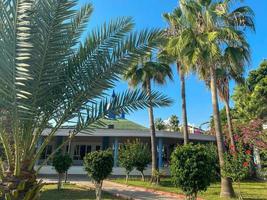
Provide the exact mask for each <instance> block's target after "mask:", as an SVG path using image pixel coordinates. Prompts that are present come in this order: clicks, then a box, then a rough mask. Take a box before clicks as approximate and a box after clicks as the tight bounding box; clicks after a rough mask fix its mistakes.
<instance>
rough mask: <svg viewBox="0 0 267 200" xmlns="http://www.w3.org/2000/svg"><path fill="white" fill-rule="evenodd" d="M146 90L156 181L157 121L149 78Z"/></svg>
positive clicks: (153, 179) (152, 180)
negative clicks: (155, 121)
mask: <svg viewBox="0 0 267 200" xmlns="http://www.w3.org/2000/svg"><path fill="white" fill-rule="evenodd" d="M146 90H147V94H148V96H149V107H148V115H149V126H150V133H151V154H152V176H151V182H153V183H154V182H155V181H156V178H155V176H154V174H155V172H156V171H157V170H158V166H157V148H156V130H155V123H154V113H153V107H152V103H151V83H150V80H147V82H146Z"/></svg>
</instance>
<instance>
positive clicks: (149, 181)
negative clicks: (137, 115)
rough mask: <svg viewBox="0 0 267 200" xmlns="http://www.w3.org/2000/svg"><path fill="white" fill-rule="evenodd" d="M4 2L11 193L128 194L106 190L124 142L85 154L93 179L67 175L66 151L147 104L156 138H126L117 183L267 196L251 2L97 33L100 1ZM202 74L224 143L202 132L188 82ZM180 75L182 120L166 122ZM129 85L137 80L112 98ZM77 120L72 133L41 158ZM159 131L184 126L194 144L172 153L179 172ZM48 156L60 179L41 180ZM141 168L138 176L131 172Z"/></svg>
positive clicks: (18, 199)
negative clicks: (205, 138)
mask: <svg viewBox="0 0 267 200" xmlns="http://www.w3.org/2000/svg"><path fill="white" fill-rule="evenodd" d="M0 7H1V12H0V199H1V200H39V199H42V200H47V199H88V198H89V199H90V198H91V199H96V200H101V199H116V198H115V197H114V196H112V195H111V194H109V193H106V192H105V190H104V181H105V180H107V179H108V178H110V177H111V175H112V170H113V167H114V154H115V152H114V149H112V148H106V149H104V148H102V149H101V148H99V149H95V151H91V150H90V152H86V155H84V156H83V158H82V160H81V161H82V163H83V167H84V171H85V172H86V173H87V176H88V177H90V180H91V183H92V185H93V187H84V186H82V185H79V184H76V185H75V184H71V183H63V182H65V181H64V179H66V182H67V174H68V170H69V169H70V167H71V166H72V165H73V164H74V163H73V161H74V160H73V158H72V157H71V156H70V153H69V152H68V151H70V148H69V150H68V151H63V150H64V149H65V148H66V146H67V145H68V144H69V142H70V141H71V140H72V139H73V138H75V137H76V136H77V135H78V134H87V135H88V136H90V134H91V133H92V132H94V131H95V130H96V129H102V128H103V127H105V126H107V124H105V120H106V119H107V117H108V116H109V115H111V114H113V115H121V114H123V115H129V114H130V113H133V112H134V111H137V110H145V109H147V111H148V113H147V114H148V124H147V126H148V127H149V134H150V140H149V142H147V143H143V142H141V141H140V140H138V139H131V138H129V140H128V141H127V142H124V143H121V144H119V149H118V152H117V153H118V165H119V166H120V167H121V168H123V169H124V172H125V180H122V179H114V180H112V181H114V182H118V183H123V182H124V183H123V184H126V185H127V184H129V185H135V186H138V187H143V188H152V189H155V190H162V191H169V192H173V193H179V194H183V195H184V198H186V199H188V200H195V199H197V198H198V197H202V198H204V199H219V198H222V199H228V198H232V199H235V198H237V199H262V200H263V199H266V196H267V194H266V191H267V188H266V176H267V170H266V169H267V131H266V123H267V121H266V120H267V115H266V113H267V91H266V89H267V61H266V60H262V61H261V64H260V65H259V67H257V68H256V69H254V70H251V71H250V72H248V71H247V68H246V66H248V65H250V63H251V59H252V54H251V52H252V50H253V49H251V47H250V40H248V39H247V36H248V35H249V34H255V30H256V27H255V13H254V11H253V9H252V8H251V7H250V6H248V5H246V2H244V1H241V2H237V1H234V0H221V1H216V0H180V1H179V2H178V3H177V5H176V7H174V8H173V11H171V12H168V13H161V14H162V16H163V19H164V21H165V23H166V24H167V27H165V28H152V27H148V28H144V29H136V28H135V23H134V20H133V18H131V17H119V18H116V19H115V20H111V21H110V22H106V23H104V24H103V25H102V26H97V28H95V29H92V30H91V27H90V25H89V21H90V20H89V19H91V15H92V13H93V5H92V4H91V3H88V2H83V3H82V2H80V1H76V0H0ZM173 68H175V69H176V71H177V74H174V73H173ZM192 74H193V75H194V77H195V78H197V79H198V80H199V82H201V83H202V84H204V86H205V87H206V88H207V91H209V93H210V100H211V101H210V103H209V104H210V105H209V106H210V108H211V112H212V114H211V115H212V116H211V119H210V121H209V122H208V124H209V128H208V129H207V130H206V131H205V133H204V134H206V135H210V136H214V138H216V139H214V142H210V143H207V142H196V141H193V140H192V138H193V136H192V133H190V132H189V123H188V119H187V118H188V116H187V115H188V107H187V102H188V99H187V96H186V94H187V93H186V92H187V90H186V86H187V85H189V84H190V82H189V81H188V80H189V79H187V77H189V76H190V75H192ZM174 79H177V80H179V87H177V88H179V89H180V91H179V101H181V116H182V117H181V118H182V120H181V121H182V123H181V125H179V120H178V117H177V116H175V115H172V117H171V118H170V120H169V125H166V124H165V122H164V121H163V120H162V119H155V114H156V109H161V108H166V107H170V106H173V105H174V103H175V101H174V99H172V98H170V97H169V96H170V93H172V92H173V91H168V90H166V91H167V92H169V94H165V93H164V92H165V91H164V90H162V88H161V89H160V91H158V87H156V86H155V85H157V86H161V87H166V85H167V84H169V83H170V82H171V81H173V80H174ZM126 82H127V83H128V85H126V87H129V89H126V90H125V91H122V92H120V93H116V94H114V95H110V92H111V91H112V90H113V89H114V88H115V87H116V86H117V85H118V84H120V83H126ZM232 83H233V84H234V87H233V88H232ZM120 89H122V88H120ZM120 91H121V90H120ZM177 91H178V89H177ZM195 101H196V100H195ZM221 105H223V106H224V107H222V106H221ZM177 109H178V108H177ZM169 114H171V113H169ZM205 123H206V122H205ZM66 125H68V126H69V127H71V129H70V130H69V133H68V136H67V137H66V138H65V139H64V140H62V141H61V142H60V144H57V145H56V148H55V149H53V150H51V152H50V154H49V155H48V156H46V157H45V158H44V160H42V162H41V163H39V161H40V158H41V156H42V155H43V152H45V151H46V150H47V149H46V148H47V146H48V145H49V144H50V143H51V142H53V140H54V139H56V140H57V139H59V138H60V137H59V135H58V133H59V130H60V129H64V127H66ZM109 129H112V127H109ZM158 131H161V132H160V134H164V131H169V132H175V133H177V134H181V136H182V141H183V144H178V143H177V145H175V147H174V148H173V151H172V152H171V156H170V160H169V161H168V167H169V170H170V174H169V177H167V178H166V174H164V173H163V172H162V171H161V167H162V166H159V164H158V162H159V156H158V154H157V152H158V149H159V147H158V146H157V140H158V137H159V135H160V134H159V132H158ZM193 134H194V133H193ZM163 137H164V136H163ZM48 162H50V163H52V165H53V169H54V170H55V171H56V172H57V176H58V180H57V184H45V183H44V182H43V180H42V179H39V178H38V177H39V174H40V170H41V169H42V167H44V166H45V165H47V163H48ZM37 163H38V165H37ZM148 168H149V169H150V171H151V174H149V177H148V174H145V170H146V169H148ZM133 170H136V171H138V173H139V175H140V178H139V179H138V180H136V179H132V178H131V172H132V171H133ZM92 188H93V189H92Z"/></svg>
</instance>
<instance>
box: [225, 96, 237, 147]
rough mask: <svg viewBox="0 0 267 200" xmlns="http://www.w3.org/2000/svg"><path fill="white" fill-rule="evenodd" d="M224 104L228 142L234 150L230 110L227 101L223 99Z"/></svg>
mask: <svg viewBox="0 0 267 200" xmlns="http://www.w3.org/2000/svg"><path fill="white" fill-rule="evenodd" d="M224 104H225V111H226V116H227V124H228V132H229V137H230V143H231V146H232V147H233V149H234V150H235V142H234V135H233V125H232V116H231V112H230V106H229V101H227V100H226V101H224Z"/></svg>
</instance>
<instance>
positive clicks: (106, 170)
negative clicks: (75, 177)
mask: <svg viewBox="0 0 267 200" xmlns="http://www.w3.org/2000/svg"><path fill="white" fill-rule="evenodd" d="M83 165H84V168H85V171H86V172H87V173H88V175H89V176H90V177H91V178H92V179H93V183H94V185H95V187H96V199H97V200H100V199H101V192H102V184H103V180H105V179H106V178H107V177H108V176H109V175H110V174H111V172H112V168H113V155H112V152H111V151H110V150H106V151H94V152H92V153H88V154H87V155H86V156H85V157H84V163H83Z"/></svg>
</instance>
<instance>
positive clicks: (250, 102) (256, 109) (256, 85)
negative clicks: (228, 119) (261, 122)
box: [233, 60, 267, 122]
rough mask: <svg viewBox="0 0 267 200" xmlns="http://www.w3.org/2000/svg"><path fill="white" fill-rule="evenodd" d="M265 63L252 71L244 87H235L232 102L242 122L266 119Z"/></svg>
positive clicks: (266, 81) (266, 71) (266, 77)
mask: <svg viewBox="0 0 267 200" xmlns="http://www.w3.org/2000/svg"><path fill="white" fill-rule="evenodd" d="M266 74H267V61H266V60H264V61H263V62H262V63H261V64H260V66H259V68H258V69H256V70H252V71H251V72H250V73H249V75H248V78H247V79H246V81H245V84H244V85H239V86H236V87H235V89H234V94H233V100H234V105H235V109H236V113H237V115H238V118H239V119H240V120H241V121H243V122H249V121H251V120H255V119H265V118H267V114H266V113H267V104H266V102H267V89H266V88H267V87H266V86H267V76H266Z"/></svg>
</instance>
